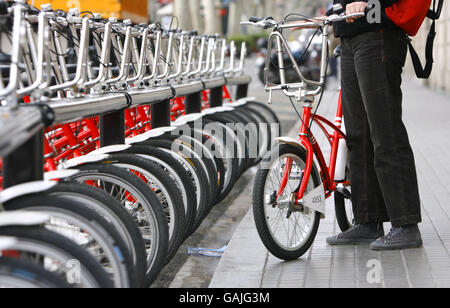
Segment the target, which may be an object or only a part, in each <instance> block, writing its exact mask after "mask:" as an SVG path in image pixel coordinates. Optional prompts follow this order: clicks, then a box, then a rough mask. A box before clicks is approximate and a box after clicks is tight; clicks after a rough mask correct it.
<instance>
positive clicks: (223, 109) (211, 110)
mask: <svg viewBox="0 0 450 308" xmlns="http://www.w3.org/2000/svg"><path fill="white" fill-rule="evenodd" d="M228 111H234V108H233V107H215V108H209V109H205V110H203V111H202V115H209V114H216V113H219V112H228Z"/></svg>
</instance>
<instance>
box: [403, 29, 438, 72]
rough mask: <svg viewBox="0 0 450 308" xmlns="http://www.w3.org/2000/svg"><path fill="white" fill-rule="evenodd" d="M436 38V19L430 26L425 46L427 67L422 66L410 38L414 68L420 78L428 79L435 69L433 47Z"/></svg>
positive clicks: (409, 43)
mask: <svg viewBox="0 0 450 308" xmlns="http://www.w3.org/2000/svg"><path fill="white" fill-rule="evenodd" d="M435 38H436V20H433V22H432V24H431V28H430V33H429V34H428V38H427V45H426V48H425V59H426V64H425V68H424V67H423V66H422V63H421V61H420V58H419V55H418V54H417V52H416V50H415V49H414V47H413V45H412V43H411V39H408V45H409V53H410V54H411V58H412V62H413V66H414V70H415V71H416V75H417V77H418V78H420V79H428V78H429V77H430V75H431V72H432V70H433V64H434V58H433V47H434V39H435Z"/></svg>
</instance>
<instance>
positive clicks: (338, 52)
mask: <svg viewBox="0 0 450 308" xmlns="http://www.w3.org/2000/svg"><path fill="white" fill-rule="evenodd" d="M341 51H342V46H341V45H339V46H338V47H336V49H335V50H334V51H333V57H334V58H336V59H337V58H339V57H340V56H341Z"/></svg>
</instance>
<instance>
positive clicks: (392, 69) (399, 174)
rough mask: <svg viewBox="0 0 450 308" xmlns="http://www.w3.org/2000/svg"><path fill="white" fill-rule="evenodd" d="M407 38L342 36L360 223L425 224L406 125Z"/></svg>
mask: <svg viewBox="0 0 450 308" xmlns="http://www.w3.org/2000/svg"><path fill="white" fill-rule="evenodd" d="M406 39H407V38H406V36H405V34H403V33H401V32H400V31H398V30H394V29H387V30H382V31H375V32H368V33H364V34H360V35H356V36H354V37H346V38H342V42H341V43H342V98H343V106H344V119H345V125H346V129H347V134H348V140H347V142H348V147H349V153H350V169H351V170H350V173H351V181H352V202H353V211H354V214H355V219H356V223H357V224H364V223H376V222H386V221H391V223H392V225H393V226H394V227H402V226H405V225H409V224H417V223H419V222H421V212H420V210H421V209H420V198H419V189H418V184H417V174H416V167H415V162H414V155H413V152H412V149H411V145H410V143H409V139H408V133H407V131H406V128H405V126H404V124H403V121H402V99H403V95H402V90H401V84H402V77H401V75H402V71H403V66H404V65H405V60H406V54H407V41H406Z"/></svg>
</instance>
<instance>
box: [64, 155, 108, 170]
mask: <svg viewBox="0 0 450 308" xmlns="http://www.w3.org/2000/svg"><path fill="white" fill-rule="evenodd" d="M108 158H109V155H108V154H102V155H92V154H89V155H84V156H80V157H76V158H73V159H70V160H68V161H66V162H63V163H62V164H61V165H59V166H58V169H59V170H63V169H71V168H75V167H78V166H81V165H86V164H91V163H98V162H99V161H102V160H105V159H108Z"/></svg>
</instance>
